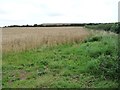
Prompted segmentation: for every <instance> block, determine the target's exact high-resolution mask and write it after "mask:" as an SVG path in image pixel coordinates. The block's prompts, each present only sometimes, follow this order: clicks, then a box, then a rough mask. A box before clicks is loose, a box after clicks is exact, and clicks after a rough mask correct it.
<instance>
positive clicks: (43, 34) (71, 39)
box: [2, 27, 89, 52]
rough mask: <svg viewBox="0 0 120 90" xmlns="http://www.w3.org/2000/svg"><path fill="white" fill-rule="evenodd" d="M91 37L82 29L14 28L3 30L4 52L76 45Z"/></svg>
mask: <svg viewBox="0 0 120 90" xmlns="http://www.w3.org/2000/svg"><path fill="white" fill-rule="evenodd" d="M88 35H89V33H88V31H86V30H85V29H84V28H82V27H13V28H3V29H2V51H3V52H9V51H23V50H27V49H31V48H36V47H39V46H42V45H50V46H51V45H57V44H63V43H76V42H80V41H82V40H84V38H85V37H87V36H88Z"/></svg>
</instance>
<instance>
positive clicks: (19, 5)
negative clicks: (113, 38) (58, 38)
mask: <svg viewBox="0 0 120 90" xmlns="http://www.w3.org/2000/svg"><path fill="white" fill-rule="evenodd" d="M118 1H120V0H0V26H5V25H22V24H25V25H26V24H31V25H32V24H41V23H89V22H92V23H94V22H95V23H101V22H117V21H118Z"/></svg>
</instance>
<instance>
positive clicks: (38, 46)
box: [2, 27, 119, 88]
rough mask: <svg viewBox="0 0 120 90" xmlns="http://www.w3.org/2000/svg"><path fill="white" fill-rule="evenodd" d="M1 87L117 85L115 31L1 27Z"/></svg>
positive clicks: (116, 35)
mask: <svg viewBox="0 0 120 90" xmlns="http://www.w3.org/2000/svg"><path fill="white" fill-rule="evenodd" d="M2 37H3V38H2V47H3V48H2V50H3V53H2V75H3V77H2V78H3V80H2V86H3V88H117V87H118V85H119V83H118V75H119V72H118V60H117V59H118V43H117V42H118V40H117V38H118V34H115V33H112V32H106V31H103V30H101V31H99V30H91V29H86V28H82V27H17V28H3V29H2Z"/></svg>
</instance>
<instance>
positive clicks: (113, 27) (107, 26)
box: [3, 22, 120, 33]
mask: <svg viewBox="0 0 120 90" xmlns="http://www.w3.org/2000/svg"><path fill="white" fill-rule="evenodd" d="M70 26H71V27H72V26H74V27H86V28H89V29H96V30H105V31H112V32H115V33H119V32H120V23H118V22H116V23H44V24H34V25H28V24H27V25H10V26H4V27H3V28H5V27H6V28H7V27H70Z"/></svg>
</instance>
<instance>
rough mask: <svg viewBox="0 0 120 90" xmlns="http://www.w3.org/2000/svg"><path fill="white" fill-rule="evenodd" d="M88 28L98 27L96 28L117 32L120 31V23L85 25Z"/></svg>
mask: <svg viewBox="0 0 120 90" xmlns="http://www.w3.org/2000/svg"><path fill="white" fill-rule="evenodd" d="M85 27H86V28H90V29H96V30H105V31H112V32H115V33H118V32H119V30H120V29H119V26H118V23H106V24H97V25H85Z"/></svg>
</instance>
